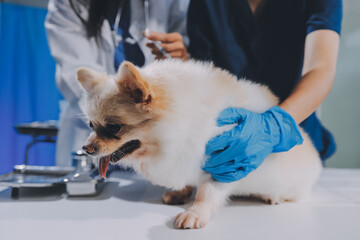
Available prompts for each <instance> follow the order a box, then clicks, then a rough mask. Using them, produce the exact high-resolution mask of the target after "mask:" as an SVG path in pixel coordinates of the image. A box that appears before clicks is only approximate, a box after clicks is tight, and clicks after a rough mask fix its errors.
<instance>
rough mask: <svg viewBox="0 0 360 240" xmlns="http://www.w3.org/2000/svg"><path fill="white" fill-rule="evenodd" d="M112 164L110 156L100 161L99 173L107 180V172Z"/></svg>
mask: <svg viewBox="0 0 360 240" xmlns="http://www.w3.org/2000/svg"><path fill="white" fill-rule="evenodd" d="M109 163H110V156H105V157H102V158H100V160H99V173H100V176H102V177H103V178H106V170H107V169H108V166H109Z"/></svg>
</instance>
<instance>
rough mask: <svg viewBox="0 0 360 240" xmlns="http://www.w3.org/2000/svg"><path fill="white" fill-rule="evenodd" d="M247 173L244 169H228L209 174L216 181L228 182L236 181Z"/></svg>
mask: <svg viewBox="0 0 360 240" xmlns="http://www.w3.org/2000/svg"><path fill="white" fill-rule="evenodd" d="M248 174H249V173H248V172H245V171H230V172H224V173H220V174H211V176H212V177H213V178H214V179H215V180H216V181H218V182H223V183H230V182H235V181H238V180H240V179H242V178H244V177H246V176H247V175H248Z"/></svg>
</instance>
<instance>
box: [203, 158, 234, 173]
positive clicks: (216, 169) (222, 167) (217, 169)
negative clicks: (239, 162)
mask: <svg viewBox="0 0 360 240" xmlns="http://www.w3.org/2000/svg"><path fill="white" fill-rule="evenodd" d="M202 169H203V170H204V171H206V172H209V173H211V174H222V173H226V172H232V171H233V172H235V171H237V170H238V169H239V167H237V166H236V164H235V160H230V161H226V162H223V163H221V164H217V165H207V164H205V165H204V166H203V168H202Z"/></svg>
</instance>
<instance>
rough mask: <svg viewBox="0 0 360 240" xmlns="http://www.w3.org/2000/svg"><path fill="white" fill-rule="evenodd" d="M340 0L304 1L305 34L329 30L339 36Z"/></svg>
mask: <svg viewBox="0 0 360 240" xmlns="http://www.w3.org/2000/svg"><path fill="white" fill-rule="evenodd" d="M342 5H343V4H342V0H306V34H309V33H311V32H313V31H316V30H320V29H329V30H333V31H335V32H337V33H338V34H339V35H340V32H341V21H342Z"/></svg>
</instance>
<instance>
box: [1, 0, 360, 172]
mask: <svg viewBox="0 0 360 240" xmlns="http://www.w3.org/2000/svg"><path fill="white" fill-rule="evenodd" d="M46 6H47V0H0V81H1V87H0V109H1V113H0V133H1V136H2V137H1V138H0V152H1V155H0V156H1V157H0V174H2V173H6V172H9V171H11V170H12V167H13V165H15V164H21V163H23V161H24V152H25V146H26V144H27V143H29V142H30V141H31V138H30V137H28V136H24V135H17V134H16V133H15V131H14V128H13V125H14V124H15V123H19V122H32V121H44V120H49V119H58V114H59V105H58V101H59V99H61V98H62V97H61V95H60V94H59V92H58V90H57V88H56V85H55V79H54V75H55V64H54V61H53V59H52V58H51V56H50V53H49V49H48V45H47V41H46V35H45V30H44V19H45V16H46V9H45V7H46ZM359 13H360V1H359V0H344V19H343V30H342V36H341V44H340V54H339V61H338V67H337V75H336V80H335V83H334V87H333V90H332V92H331V93H330V95H329V96H328V98H327V99H326V100H325V102H324V104H323V105H322V108H321V115H322V120H323V122H324V125H325V126H326V127H327V128H328V129H329V130H330V131H331V132H332V133H333V134H334V136H335V138H336V142H337V152H336V154H335V155H334V156H333V157H332V158H331V159H329V160H328V161H327V163H326V166H329V167H344V168H345V167H346V168H359V167H360V146H359V145H360V144H359V143H360V141H359V136H360V127H359V126H358V121H359V119H360V111H359V110H360V107H359V104H360V94H359V91H360V81H359V78H360V14H359ZM54 151H55V147H54V145H49V144H38V145H35V147H34V148H33V149H32V150H31V151H30V158H29V163H30V164H34V165H52V164H54Z"/></svg>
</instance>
